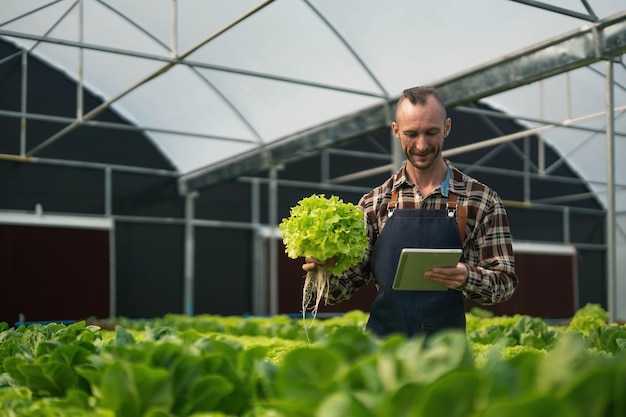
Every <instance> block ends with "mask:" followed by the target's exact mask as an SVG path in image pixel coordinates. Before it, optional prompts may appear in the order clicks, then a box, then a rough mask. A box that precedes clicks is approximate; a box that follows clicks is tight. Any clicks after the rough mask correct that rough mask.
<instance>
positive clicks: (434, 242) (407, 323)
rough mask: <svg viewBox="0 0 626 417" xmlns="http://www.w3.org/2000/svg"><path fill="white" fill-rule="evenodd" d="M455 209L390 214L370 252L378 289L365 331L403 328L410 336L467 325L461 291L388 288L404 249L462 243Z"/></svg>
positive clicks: (386, 332)
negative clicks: (452, 210)
mask: <svg viewBox="0 0 626 417" xmlns="http://www.w3.org/2000/svg"><path fill="white" fill-rule="evenodd" d="M453 213H455V212H449V211H448V210H422V209H410V210H408V209H407V210H399V209H398V210H395V211H394V212H393V215H391V216H390V217H389V219H388V220H387V222H386V224H385V227H384V229H383V231H382V232H381V233H380V235H379V237H378V240H377V242H376V245H375V246H374V252H373V254H372V271H373V273H374V276H375V277H376V281H377V282H378V286H379V288H378V294H377V295H376V298H375V299H374V302H373V304H372V307H371V309H370V317H369V320H368V323H367V329H368V330H369V331H372V332H373V333H375V334H376V335H378V336H387V335H390V334H393V333H402V334H404V335H406V336H408V337H411V336H413V335H416V334H426V335H430V334H433V333H435V332H437V331H439V330H442V329H447V328H457V329H463V330H465V302H464V296H463V293H462V292H461V291H458V290H446V291H403V290H394V289H392V284H393V279H394V277H395V273H396V268H397V267H398V261H399V258H400V252H401V251H402V249H403V248H431V249H435V248H440V249H449V248H454V249H456V248H461V239H460V237H459V229H458V226H457V220H456V216H455V215H454V214H453ZM462 260H463V259H461V261H462Z"/></svg>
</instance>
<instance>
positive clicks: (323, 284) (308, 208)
mask: <svg viewBox="0 0 626 417" xmlns="http://www.w3.org/2000/svg"><path fill="white" fill-rule="evenodd" d="M279 228H280V230H281V232H282V235H283V243H284V244H285V253H287V256H289V257H290V258H292V259H296V258H298V257H314V258H317V259H318V260H320V261H328V260H330V261H331V262H330V264H329V262H326V265H318V266H317V267H316V268H315V269H314V270H312V271H309V272H308V273H307V275H306V278H305V282H304V288H303V291H302V314H303V315H304V314H305V312H306V310H307V307H308V306H309V304H310V303H311V300H312V298H313V295H314V294H315V297H316V300H315V304H314V306H313V308H312V311H313V317H314V318H315V315H316V314H317V309H318V306H319V303H320V301H321V299H322V297H323V296H324V297H328V288H329V286H328V281H329V280H330V279H331V277H332V275H331V274H335V275H340V274H341V273H342V272H343V271H345V270H347V269H348V267H349V266H350V265H352V264H355V263H358V262H360V261H361V260H362V259H363V256H364V255H365V249H366V247H367V243H368V238H367V231H366V228H365V221H364V219H363V212H362V211H361V209H360V208H359V207H358V206H356V205H354V204H352V203H345V202H344V201H343V200H341V199H340V198H339V197H337V196H331V197H330V198H326V197H325V195H324V194H313V195H311V196H310V197H306V198H303V199H302V200H300V201H299V202H298V204H297V205H296V206H294V207H292V208H291V211H290V216H289V218H285V219H283V220H282V222H281V223H280V225H279Z"/></svg>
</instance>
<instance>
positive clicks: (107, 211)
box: [104, 167, 117, 317]
mask: <svg viewBox="0 0 626 417" xmlns="http://www.w3.org/2000/svg"><path fill="white" fill-rule="evenodd" d="M104 216H105V217H109V218H111V219H112V222H111V224H112V226H111V229H110V230H109V317H115V316H116V315H117V261H116V260H117V257H116V253H115V247H116V245H115V220H114V219H113V169H112V168H111V167H107V168H105V170H104Z"/></svg>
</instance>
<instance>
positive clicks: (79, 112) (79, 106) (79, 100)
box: [76, 0, 85, 120]
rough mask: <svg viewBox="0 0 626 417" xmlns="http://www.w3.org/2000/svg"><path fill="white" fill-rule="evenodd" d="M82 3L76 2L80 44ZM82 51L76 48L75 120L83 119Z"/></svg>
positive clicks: (82, 34)
mask: <svg viewBox="0 0 626 417" xmlns="http://www.w3.org/2000/svg"><path fill="white" fill-rule="evenodd" d="M84 17H85V15H84V3H83V1H82V0H80V1H79V2H78V40H79V42H80V43H81V44H82V43H83V41H84V30H83V22H84V20H85V19H84ZM83 55H84V51H83V48H82V47H79V48H78V79H77V82H76V120H82V119H83V107H84V106H83V77H84V75H83V72H84V69H85V65H84V58H83Z"/></svg>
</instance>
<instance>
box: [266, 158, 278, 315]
mask: <svg viewBox="0 0 626 417" xmlns="http://www.w3.org/2000/svg"><path fill="white" fill-rule="evenodd" d="M269 175H270V181H269V202H268V204H269V225H270V237H269V246H270V247H269V258H270V268H269V269H270V277H269V278H270V279H269V281H270V285H269V299H270V306H269V307H270V309H269V310H270V314H272V315H274V314H278V301H279V300H278V248H277V246H276V245H277V242H276V234H275V233H274V232H273V231H274V230H275V228H276V227H278V181H277V179H278V167H276V166H272V168H270V172H269Z"/></svg>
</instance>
